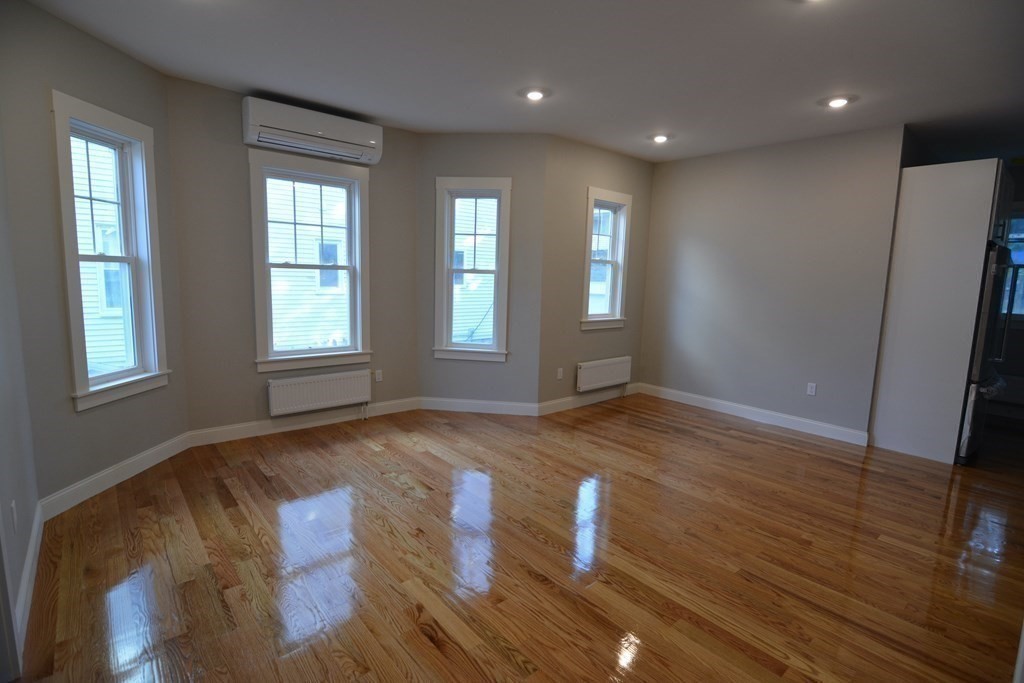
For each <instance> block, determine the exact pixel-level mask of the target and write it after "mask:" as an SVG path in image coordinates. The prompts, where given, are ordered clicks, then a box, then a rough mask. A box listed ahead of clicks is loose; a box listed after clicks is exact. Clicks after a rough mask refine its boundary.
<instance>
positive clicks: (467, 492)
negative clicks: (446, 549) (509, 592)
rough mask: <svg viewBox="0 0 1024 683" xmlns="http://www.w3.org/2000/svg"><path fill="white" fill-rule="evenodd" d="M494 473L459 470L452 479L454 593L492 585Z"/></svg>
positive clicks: (474, 592)
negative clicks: (492, 479) (492, 493)
mask: <svg viewBox="0 0 1024 683" xmlns="http://www.w3.org/2000/svg"><path fill="white" fill-rule="evenodd" d="M493 552H494V544H493V541H492V540H491V475H489V474H486V473H484V472H478V471H476V470H456V471H455V473H454V475H453V482H452V557H453V559H454V571H455V592H456V593H458V594H459V595H461V596H463V597H466V596H469V595H479V594H484V593H486V592H487V591H489V590H490V588H491V576H492V571H493V570H492V568H491V559H492V553H493Z"/></svg>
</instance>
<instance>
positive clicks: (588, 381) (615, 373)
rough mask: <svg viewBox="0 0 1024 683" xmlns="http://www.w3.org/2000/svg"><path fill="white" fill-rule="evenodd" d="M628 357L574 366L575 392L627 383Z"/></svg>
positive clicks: (629, 364) (631, 360) (629, 360)
mask: <svg viewBox="0 0 1024 683" xmlns="http://www.w3.org/2000/svg"><path fill="white" fill-rule="evenodd" d="M632 362H633V359H632V357H630V356H622V357H621V358H605V359H604V360H592V361H589V362H587V363H577V364H576V391H591V390H593V389H602V388H604V387H613V386H615V385H616V384H627V383H629V372H630V366H631V365H632Z"/></svg>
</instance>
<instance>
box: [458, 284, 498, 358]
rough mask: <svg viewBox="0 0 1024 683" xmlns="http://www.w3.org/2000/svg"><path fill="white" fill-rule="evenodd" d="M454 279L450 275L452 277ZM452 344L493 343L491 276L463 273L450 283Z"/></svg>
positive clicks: (492, 286) (492, 290)
mask: <svg viewBox="0 0 1024 683" xmlns="http://www.w3.org/2000/svg"><path fill="white" fill-rule="evenodd" d="M453 280H454V278H453ZM451 310H452V339H451V340H452V343H454V344H480V345H482V346H491V345H493V344H494V275H481V274H478V273H465V274H463V278H462V282H461V284H460V283H458V282H454V281H453V283H452V307H451Z"/></svg>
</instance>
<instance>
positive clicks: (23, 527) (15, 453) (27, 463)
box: [0, 105, 38, 671]
mask: <svg viewBox="0 0 1024 683" xmlns="http://www.w3.org/2000/svg"><path fill="white" fill-rule="evenodd" d="M0 106H2V105H0ZM4 170H5V165H4V154H3V135H0V547H2V548H3V557H2V560H3V561H2V562H0V566H2V567H3V568H4V576H2V577H0V578H2V579H4V584H5V585H4V589H5V594H6V596H7V598H8V599H7V600H6V603H7V605H9V607H10V609H11V610H13V609H14V606H15V605H17V604H18V590H19V587H20V586H21V583H22V579H23V578H24V577H23V576H22V573H23V571H24V568H25V558H26V557H27V556H28V553H29V552H31V551H33V550H34V549H33V548H30V547H29V539H30V537H31V531H32V523H33V516H34V515H35V511H36V503H37V502H38V492H37V489H36V472H35V462H34V460H33V455H32V425H31V421H30V418H29V412H28V393H27V390H26V386H25V369H24V365H23V363H24V356H23V354H22V341H21V323H20V322H19V320H20V316H19V311H18V297H17V293H16V289H17V286H16V284H15V281H14V258H13V255H12V252H11V224H10V221H9V220H8V217H7V179H6V174H5V172H4ZM12 503H13V504H14V505H15V508H16V510H17V526H15V519H14V514H13V512H12V510H11V504H12ZM12 614H13V612H12ZM6 616H8V617H9V616H10V615H6ZM3 618H5V615H3V614H0V619H3ZM2 626H6V627H11V626H12V624H6V625H0V630H3V628H2ZM4 645H5V644H4V643H0V653H2V651H3V649H4ZM3 669H4V667H0V671H3Z"/></svg>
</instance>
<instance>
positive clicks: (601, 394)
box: [533, 386, 628, 415]
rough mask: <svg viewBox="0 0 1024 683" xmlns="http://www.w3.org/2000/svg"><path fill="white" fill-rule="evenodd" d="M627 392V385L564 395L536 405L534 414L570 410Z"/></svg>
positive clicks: (548, 413)
mask: <svg viewBox="0 0 1024 683" xmlns="http://www.w3.org/2000/svg"><path fill="white" fill-rule="evenodd" d="M626 393H628V386H627V388H626V389H625V390H624V389H623V388H622V387H610V388H608V389H600V390H598V391H588V392H587V393H585V394H575V395H573V396H566V397H565V398H556V399H555V400H553V401H545V402H544V403H540V404H538V405H537V412H535V413H533V414H534V415H550V414H551V413H558V412H561V411H563V410H571V409H572V408H582V407H583V406H589V405H591V404H593V403H600V402H602V401H609V400H611V399H613V398H622V396H624V395H625V394H626Z"/></svg>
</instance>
